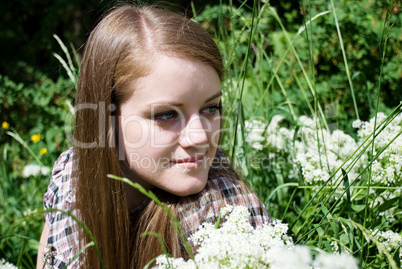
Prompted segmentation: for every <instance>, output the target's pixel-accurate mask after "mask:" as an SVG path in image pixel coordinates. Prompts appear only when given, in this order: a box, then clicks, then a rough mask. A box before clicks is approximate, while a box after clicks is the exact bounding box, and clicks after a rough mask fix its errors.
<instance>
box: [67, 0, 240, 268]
mask: <svg viewBox="0 0 402 269" xmlns="http://www.w3.org/2000/svg"><path fill="white" fill-rule="evenodd" d="M157 53H163V54H167V55H172V56H178V57H185V58H187V59H193V60H197V61H201V62H203V63H206V64H208V65H210V66H212V67H213V68H214V69H215V70H216V72H217V73H218V75H219V76H220V77H221V78H222V76H223V64H222V58H221V55H220V53H219V50H218V48H217V46H216V44H215V43H214V41H213V39H212V38H211V37H210V36H209V35H208V33H206V31H204V30H203V29H202V28H201V27H200V26H199V25H197V24H196V23H194V22H192V21H191V20H190V19H187V18H185V17H184V16H182V15H179V14H176V13H173V12H170V11H167V10H162V9H158V8H155V7H149V6H148V7H135V6H132V5H124V6H121V7H117V8H115V9H114V10H112V11H111V12H109V13H108V14H107V15H106V16H105V17H104V18H103V19H102V20H101V21H100V23H99V24H98V25H97V26H96V27H95V29H94V30H93V31H92V32H91V34H90V36H89V39H88V41H87V44H86V46H85V50H84V56H83V60H82V65H81V70H80V75H79V81H78V94H77V99H76V125H75V130H74V141H73V142H74V146H75V147H74V150H75V158H76V159H75V160H76V161H77V163H78V168H77V169H76V170H75V172H74V173H75V175H74V176H75V177H77V178H78V181H77V193H76V203H75V208H76V210H77V212H79V216H80V218H81V220H82V221H84V222H85V224H86V225H87V226H88V228H89V229H90V230H91V232H92V234H93V235H94V237H95V239H96V242H97V244H98V246H99V250H100V253H101V255H102V258H103V260H104V261H105V264H106V267H107V268H142V267H143V266H144V265H145V264H146V263H147V262H148V261H149V260H151V259H152V258H154V257H155V256H157V255H159V254H161V247H160V244H159V242H158V241H157V240H156V239H155V238H151V237H140V234H141V233H142V232H143V231H154V232H157V233H159V234H161V235H162V236H163V238H164V241H165V243H166V245H167V248H168V251H169V252H170V253H171V254H173V255H174V256H179V255H183V251H182V247H181V243H180V240H179V239H178V237H177V235H176V234H175V231H174V229H173V227H172V225H171V224H170V219H169V217H168V216H167V215H166V214H165V212H163V210H161V209H160V208H159V207H158V206H157V205H156V204H155V203H153V202H152V201H150V202H148V203H147V204H144V206H143V207H142V208H141V209H140V210H138V212H137V214H135V216H134V217H133V218H131V219H130V214H129V211H128V206H127V198H126V192H125V189H124V186H123V183H122V182H120V181H117V180H112V179H109V178H108V177H107V175H108V174H114V175H118V176H124V175H123V172H122V169H121V165H120V162H119V151H118V147H119V145H118V144H117V143H116V141H117V140H116V137H117V136H118V128H116V122H115V116H116V115H117V113H118V109H119V105H120V104H121V103H122V102H124V100H125V99H126V98H127V97H129V96H130V95H131V93H132V89H129V87H127V83H129V81H132V80H133V79H136V78H138V77H140V76H144V75H146V74H147V73H149V72H150V70H151V68H152V62H153V59H154V58H153V57H154V56H155V55H156V54H157ZM227 173H231V174H232V175H233V176H234V177H236V174H235V173H234V172H233V171H232V170H230V169H229V170H227ZM160 197H161V199H163V200H164V202H165V203H167V204H168V205H169V207H171V209H172V210H173V212H177V210H176V206H177V202H178V201H179V198H178V197H175V196H173V195H169V194H168V193H164V192H162V191H161V192H160ZM80 238H81V240H80V248H81V247H83V246H84V245H85V244H87V243H88V242H90V239H89V237H88V236H87V235H86V234H85V233H84V232H83V231H80ZM81 265H82V266H83V268H100V267H101V265H100V262H99V259H98V256H97V255H96V253H95V251H94V250H93V249H87V250H86V251H85V256H84V257H82V260H81Z"/></svg>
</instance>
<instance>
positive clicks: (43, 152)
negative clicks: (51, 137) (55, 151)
mask: <svg viewBox="0 0 402 269" xmlns="http://www.w3.org/2000/svg"><path fill="white" fill-rule="evenodd" d="M46 152H47V148H43V149H41V150H40V151H39V154H40V155H43V154H45V153H46Z"/></svg>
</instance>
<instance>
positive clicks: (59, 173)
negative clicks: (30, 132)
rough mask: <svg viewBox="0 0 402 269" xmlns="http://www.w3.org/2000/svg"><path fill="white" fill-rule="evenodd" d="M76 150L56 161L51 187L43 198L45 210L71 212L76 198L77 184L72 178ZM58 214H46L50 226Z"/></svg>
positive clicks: (69, 151) (50, 182)
mask: <svg viewBox="0 0 402 269" xmlns="http://www.w3.org/2000/svg"><path fill="white" fill-rule="evenodd" d="M73 154H74V149H73V148H70V149H68V150H66V151H64V152H63V153H62V154H61V155H60V156H59V157H58V158H57V160H56V162H55V164H54V166H53V170H52V174H51V176H50V181H49V185H48V188H47V191H46V193H45V194H44V196H43V205H44V208H45V210H46V209H49V208H53V209H60V210H63V211H70V210H71V203H72V200H73V198H74V193H73V190H74V189H75V182H74V180H73V177H72V172H73V167H74V158H73ZM55 215H56V214H46V216H47V220H48V221H49V224H51V223H53V221H54V219H53V218H52V217H53V216H55Z"/></svg>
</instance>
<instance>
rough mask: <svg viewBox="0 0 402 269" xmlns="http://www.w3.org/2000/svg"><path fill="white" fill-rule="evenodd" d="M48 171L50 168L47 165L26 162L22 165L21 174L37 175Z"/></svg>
mask: <svg viewBox="0 0 402 269" xmlns="http://www.w3.org/2000/svg"><path fill="white" fill-rule="evenodd" d="M49 173H50V168H49V167H47V166H41V165H37V164H28V165H27V166H25V167H24V169H23V171H22V175H23V176H24V177H25V178H28V177H36V176H39V175H44V176H45V175H48V174H49Z"/></svg>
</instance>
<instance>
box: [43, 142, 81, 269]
mask: <svg viewBox="0 0 402 269" xmlns="http://www.w3.org/2000/svg"><path fill="white" fill-rule="evenodd" d="M73 155H74V149H73V148H70V149H68V150H66V151H64V152H63V153H62V154H61V155H60V156H59V157H58V158H57V160H56V162H55V164H54V166H53V170H52V175H51V177H50V182H49V186H48V189H47V192H46V193H45V194H44V196H43V205H44V209H45V210H47V209H55V210H56V211H48V212H46V213H45V217H46V222H47V223H48V227H49V237H48V240H47V244H48V246H49V249H50V250H49V252H48V253H46V254H45V255H46V256H47V257H46V259H47V263H48V264H49V265H51V266H52V268H64V267H65V266H66V264H67V263H68V262H69V260H71V259H72V257H73V255H74V253H76V251H77V248H76V245H77V244H76V240H77V234H76V230H75V228H74V221H73V220H72V218H71V217H69V216H67V215H66V214H65V212H67V211H72V209H73V201H74V197H75V180H74V178H73V176H72V172H73V169H74V157H73ZM77 263H78V261H77V262H74V263H73V264H71V265H70V267H69V268H75V267H76V266H77Z"/></svg>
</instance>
